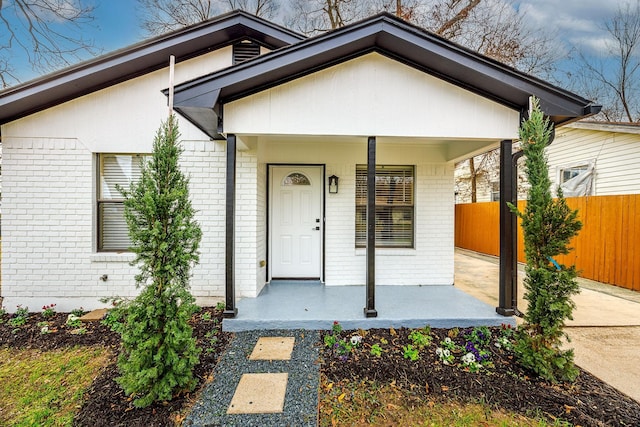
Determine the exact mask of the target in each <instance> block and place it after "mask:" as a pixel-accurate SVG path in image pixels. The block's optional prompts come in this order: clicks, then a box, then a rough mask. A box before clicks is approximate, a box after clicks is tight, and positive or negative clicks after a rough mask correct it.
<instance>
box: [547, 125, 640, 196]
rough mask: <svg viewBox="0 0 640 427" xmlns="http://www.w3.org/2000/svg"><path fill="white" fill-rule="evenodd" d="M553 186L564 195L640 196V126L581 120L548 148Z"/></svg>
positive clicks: (561, 131)
mask: <svg viewBox="0 0 640 427" xmlns="http://www.w3.org/2000/svg"><path fill="white" fill-rule="evenodd" d="M547 155H548V160H549V175H550V178H551V181H552V182H553V187H554V188H556V187H557V186H558V185H560V186H561V187H562V189H563V192H564V195H565V196H567V197H570V196H589V195H590V196H611V195H621V194H640V124H638V123H607V122H590V121H580V122H576V123H572V124H570V125H568V126H564V127H562V128H559V129H558V130H557V131H556V138H555V140H554V141H553V143H552V144H551V145H550V146H549V148H548V149H547Z"/></svg>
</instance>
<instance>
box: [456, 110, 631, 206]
mask: <svg viewBox="0 0 640 427" xmlns="http://www.w3.org/2000/svg"><path fill="white" fill-rule="evenodd" d="M514 146H515V144H514ZM547 156H548V162H549V177H550V179H551V182H552V188H553V191H554V192H555V190H556V188H557V187H558V186H559V185H560V186H561V187H562V189H563V192H564V195H565V197H579V196H610V195H621V194H640V168H638V165H640V124H638V123H608V122H595V121H585V120H582V121H579V122H575V123H571V124H568V125H565V126H563V127H561V128H558V130H557V132H556V135H555V139H554V140H553V142H552V143H551V145H549V148H547ZM474 160H475V162H474V163H475V169H476V201H477V202H492V201H496V200H499V195H500V191H499V183H500V164H499V152H498V151H497V150H495V151H491V152H488V153H484V154H481V155H478V156H475V157H474ZM454 175H455V191H456V203H471V171H470V168H469V159H466V160H463V161H461V162H459V163H457V164H456V167H455V172H454ZM528 187H529V186H528V183H527V178H526V174H525V170H524V159H522V160H520V161H519V162H518V198H519V199H526V197H527V189H528Z"/></svg>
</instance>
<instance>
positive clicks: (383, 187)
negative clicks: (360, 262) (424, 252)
mask: <svg viewBox="0 0 640 427" xmlns="http://www.w3.org/2000/svg"><path fill="white" fill-rule="evenodd" d="M413 171H414V167H413V166H383V165H378V166H376V247H379V248H412V247H413V235H414V233H413V224H414V221H413V218H414V211H413V193H414V188H413V182H414V179H413ZM366 238H367V166H366V165H358V166H356V247H365V246H366Z"/></svg>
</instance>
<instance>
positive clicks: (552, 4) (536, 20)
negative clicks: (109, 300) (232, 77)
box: [5, 0, 637, 81]
mask: <svg viewBox="0 0 640 427" xmlns="http://www.w3.org/2000/svg"><path fill="white" fill-rule="evenodd" d="M10 1H11V0H5V3H8V2H10ZM90 1H93V3H94V4H95V6H96V10H95V16H96V20H95V22H94V24H93V26H92V27H91V28H89V29H88V31H90V33H89V34H86V36H87V37H90V38H93V39H94V41H95V45H96V47H98V48H100V49H101V52H102V53H108V52H110V51H113V50H116V49H119V48H122V47H125V46H128V45H131V44H133V43H136V42H139V41H141V40H142V39H143V38H144V34H143V31H142V29H141V28H140V25H139V23H138V16H137V15H138V14H137V11H136V4H137V2H136V1H135V0H90ZM628 1H637V0H519V1H516V2H515V5H516V7H518V8H519V10H520V11H521V12H522V13H525V14H526V17H527V20H528V22H529V23H530V24H531V25H532V26H533V27H534V28H541V29H545V30H547V31H552V32H554V33H555V34H556V35H557V37H558V39H559V40H558V49H561V50H562V51H563V52H565V53H566V54H567V55H568V53H569V52H570V51H571V47H572V46H575V47H576V48H579V49H583V50H586V51H587V52H589V53H590V54H591V55H599V54H601V53H602V52H603V51H604V45H605V43H606V33H605V31H604V30H603V29H602V21H603V19H604V18H605V17H608V16H611V15H612V14H613V13H614V12H615V11H616V9H617V7H618V5H621V4H624V3H626V2H628ZM18 53H19V52H18ZM14 59H15V60H14V61H12V62H14V64H15V65H16V67H17V68H18V77H19V78H20V80H22V81H26V80H30V79H32V78H35V77H38V76H39V74H38V73H37V72H34V71H32V70H30V69H29V67H28V66H27V65H28V64H25V65H22V66H19V65H18V64H23V63H24V61H23V60H22V61H21V59H20V58H14ZM87 59H88V58H87Z"/></svg>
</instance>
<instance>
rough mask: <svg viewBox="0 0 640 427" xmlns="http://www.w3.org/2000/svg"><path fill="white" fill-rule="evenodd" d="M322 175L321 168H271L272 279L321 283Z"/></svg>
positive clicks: (270, 233) (270, 252)
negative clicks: (310, 280) (309, 280)
mask: <svg viewBox="0 0 640 427" xmlns="http://www.w3.org/2000/svg"><path fill="white" fill-rule="evenodd" d="M322 175H323V169H322V166H271V167H270V174H269V177H270V180H269V181H270V182H269V185H270V187H269V195H270V200H269V206H270V215H269V219H270V220H269V225H270V230H269V236H270V248H269V249H270V250H269V254H270V258H271V260H270V266H271V268H270V271H271V277H272V278H300V279H301V278H305V279H320V275H321V274H320V272H321V266H322V227H323V218H322V193H323V181H322Z"/></svg>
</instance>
